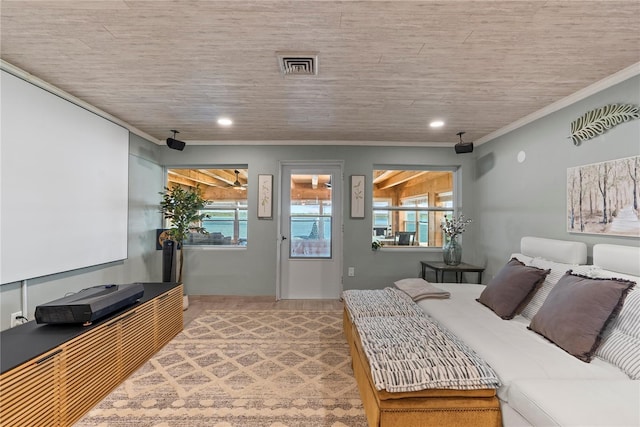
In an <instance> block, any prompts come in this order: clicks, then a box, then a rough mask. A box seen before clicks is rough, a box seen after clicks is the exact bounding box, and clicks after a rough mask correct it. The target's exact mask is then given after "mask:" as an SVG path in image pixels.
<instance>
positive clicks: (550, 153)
mask: <svg viewBox="0 0 640 427" xmlns="http://www.w3.org/2000/svg"><path fill="white" fill-rule="evenodd" d="M612 103H617V104H636V105H638V104H640V77H634V78H631V79H629V80H626V81H624V82H622V83H619V84H617V85H615V86H613V87H611V88H609V89H606V90H604V91H602V92H600V93H597V94H595V95H593V96H591V97H588V98H586V99H584V100H582V101H579V102H577V103H575V104H573V105H570V106H568V107H566V108H564V109H562V110H560V111H558V112H556V113H553V114H551V115H549V116H546V117H544V118H541V119H539V120H536V121H535V122H532V123H530V124H528V125H526V126H524V127H521V128H519V129H517V130H515V131H512V132H510V133H508V134H506V135H504V136H502V137H499V138H497V139H495V140H493V141H490V142H487V143H485V144H483V145H481V146H479V147H477V149H476V151H475V152H474V155H475V156H476V159H477V160H476V168H475V170H476V178H475V183H474V191H473V195H474V200H473V206H474V209H473V210H474V215H475V217H477V219H478V221H477V222H476V223H475V224H474V227H476V231H477V233H478V234H477V235H476V237H477V241H476V242H477V243H476V252H477V253H476V254H477V257H478V259H479V261H480V262H481V263H485V264H486V266H487V274H485V281H486V280H488V279H490V278H491V277H492V275H494V274H495V273H496V272H497V271H498V270H499V269H500V268H501V267H502V266H503V265H504V263H506V261H507V260H508V257H509V255H510V254H511V253H513V252H518V251H519V247H520V238H521V237H523V236H539V237H547V238H552V239H562V240H571V241H580V242H585V243H587V246H588V249H589V256H591V251H592V246H593V244H595V243H610V244H618V245H630V246H638V244H639V242H638V239H637V238H629V237H612V236H603V235H587V234H576V233H568V232H567V231H566V229H567V228H566V209H567V203H566V191H567V190H566V187H567V185H566V180H567V178H566V176H567V168H570V167H575V166H581V165H587V164H591V163H597V162H602V161H607V160H614V159H619V158H624V157H631V156H636V155H638V154H640V120H634V121H631V122H626V123H623V124H620V125H618V126H616V127H614V128H613V129H611V130H609V131H608V132H606V133H604V134H603V135H600V136H598V137H596V138H594V139H591V140H588V141H584V142H582V144H581V145H580V146H575V145H574V144H573V143H572V142H571V140H570V139H568V138H567V137H568V136H569V133H570V130H569V129H570V124H571V122H572V121H573V120H575V119H576V118H578V117H580V116H582V115H583V114H584V113H586V112H587V111H590V110H592V109H595V108H599V107H602V106H604V105H607V104H612ZM520 151H524V152H525V153H526V160H525V161H524V162H523V163H518V161H517V160H516V156H517V154H518V152H520Z"/></svg>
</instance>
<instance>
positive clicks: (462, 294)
mask: <svg viewBox="0 0 640 427" xmlns="http://www.w3.org/2000/svg"><path fill="white" fill-rule="evenodd" d="M438 286H439V287H441V288H442V289H444V290H447V291H449V292H450V293H451V298H449V299H444V300H422V301H420V302H418V305H419V306H420V307H421V308H422V309H423V310H424V311H425V312H426V313H427V314H428V315H429V316H431V317H433V318H434V319H435V320H436V321H438V322H439V323H440V324H441V325H443V326H444V327H445V328H447V329H449V330H450V331H451V332H453V333H454V334H455V335H456V336H457V337H458V338H460V339H461V340H462V341H463V342H465V343H466V344H467V345H469V347H471V348H472V349H473V350H474V351H476V353H478V355H479V356H480V357H482V358H483V359H484V360H485V361H486V362H488V363H489V365H491V367H492V368H493V369H494V370H495V371H496V373H497V374H498V377H499V378H500V381H501V382H502V384H503V385H502V387H500V388H499V389H498V396H499V397H500V398H501V399H502V400H507V398H508V394H507V392H508V389H509V386H510V384H511V382H512V381H515V380H518V379H526V378H541V379H550V378H557V379H570V378H585V379H626V380H627V381H629V377H628V376H627V375H625V373H624V372H622V371H621V370H620V369H618V368H617V367H616V366H614V365H612V364H610V363H607V362H605V361H603V360H601V359H598V358H595V359H594V360H593V361H592V362H591V363H584V362H582V361H580V360H578V359H576V358H575V357H573V356H571V355H570V354H569V353H567V352H565V351H564V350H562V349H561V348H559V347H556V346H554V345H553V344H551V343H549V341H547V340H546V339H544V338H543V337H541V336H540V335H538V334H536V333H535V332H533V331H530V330H528V329H527V326H528V325H529V321H528V320H527V319H525V318H523V317H522V316H516V317H515V318H514V319H513V320H502V319H500V318H499V317H498V316H496V315H495V313H493V312H492V311H491V310H490V309H488V308H487V307H485V306H483V305H482V304H480V303H478V302H477V301H475V299H476V298H478V297H479V296H480V293H481V292H482V290H483V289H484V286H481V285H474V284H468V283H456V284H451V283H448V284H447V283H439V284H438Z"/></svg>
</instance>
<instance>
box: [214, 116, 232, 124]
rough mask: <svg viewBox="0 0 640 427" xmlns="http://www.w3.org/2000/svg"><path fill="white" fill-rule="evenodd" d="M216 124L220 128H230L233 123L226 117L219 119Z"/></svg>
mask: <svg viewBox="0 0 640 427" xmlns="http://www.w3.org/2000/svg"><path fill="white" fill-rule="evenodd" d="M218 124H219V125H220V126H231V125H232V124H233V121H232V120H231V119H228V118H226V117H221V118H219V119H218Z"/></svg>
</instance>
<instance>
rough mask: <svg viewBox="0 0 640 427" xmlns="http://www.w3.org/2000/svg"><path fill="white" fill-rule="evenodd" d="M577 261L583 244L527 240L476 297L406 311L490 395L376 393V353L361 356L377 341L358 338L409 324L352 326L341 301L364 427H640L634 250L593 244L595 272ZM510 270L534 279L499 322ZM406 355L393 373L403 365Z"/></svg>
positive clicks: (583, 256) (476, 289) (639, 301)
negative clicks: (474, 366)
mask: <svg viewBox="0 0 640 427" xmlns="http://www.w3.org/2000/svg"><path fill="white" fill-rule="evenodd" d="M514 259H515V261H514ZM586 261H587V248H586V245H584V244H583V243H578V242H567V241H558V240H551V239H541V238H535V237H525V238H523V239H522V241H521V248H520V251H519V252H518V253H514V254H513V255H512V257H511V260H509V262H507V263H506V264H505V267H504V268H503V270H501V271H500V272H499V273H498V274H496V276H495V277H494V278H493V279H492V280H491V281H490V282H489V283H488V285H487V286H486V287H485V286H482V285H474V284H437V287H438V288H441V289H442V290H445V291H448V292H449V293H450V298H448V299H442V298H424V299H421V300H419V301H417V302H414V304H415V306H416V307H418V308H419V309H420V312H421V313H422V314H423V315H424V316H425V317H426V319H428V320H429V321H430V322H433V323H435V324H437V325H439V327H441V328H442V329H443V330H445V331H448V332H450V333H451V334H453V335H454V336H455V337H456V338H458V339H459V340H460V341H462V342H463V343H464V344H465V345H466V346H468V348H469V349H470V350H471V352H472V353H473V354H474V355H475V356H478V358H479V359H481V360H482V361H484V362H486V364H487V365H488V366H489V367H490V368H491V369H492V370H493V371H494V372H495V374H496V376H497V378H498V380H499V384H497V385H496V386H495V387H492V386H489V387H486V388H479V389H475V390H459V389H456V388H455V387H454V388H441V389H437V388H436V389H434V388H431V389H424V390H416V391H413V392H405V393H397V394H394V393H393V392H389V391H388V390H384V389H380V387H379V386H380V384H379V383H376V380H375V378H374V377H375V376H376V375H380V374H379V373H377V371H378V370H379V369H380V366H378V365H379V364H380V363H379V362H377V361H375V363H374V364H373V365H372V364H371V360H370V359H372V358H373V359H375V358H377V357H378V356H377V355H376V354H375V352H380V351H385V350H384V346H382V345H378V346H377V347H376V349H375V351H374V352H372V351H371V350H370V349H369V350H367V349H366V348H365V347H366V346H367V345H370V344H367V343H366V341H367V340H370V339H371V338H370V337H371V336H373V335H375V334H373V335H372V334H371V333H370V332H367V331H361V330H359V329H370V327H364V326H362V325H365V324H370V325H371V324H376V321H374V319H375V317H377V316H391V317H393V316H396V317H397V316H400V317H402V316H407V315H409V316H412V315H413V314H412V313H410V312H411V309H402V310H400V311H402V312H399V310H395V311H396V312H395V313H394V312H393V311H394V310H390V311H387V312H386V313H384V314H381V313H377V312H376V310H370V315H371V317H370V318H369V319H361V320H359V321H358V320H357V319H354V317H358V316H367V315H368V314H364V315H362V314H354V313H356V311H353V310H351V311H350V310H349V308H348V307H347V303H348V301H349V297H353V295H351V296H349V295H345V296H346V298H345V335H346V337H347V340H348V341H349V344H350V348H351V354H352V359H353V366H354V372H355V376H356V380H357V382H358V387H359V389H360V393H361V396H362V399H363V402H364V406H365V411H366V413H367V419H368V422H369V426H370V427H374V426H402V427H410V426H428V425H439V426H445V425H474V426H475V425H492V426H499V425H504V426H602V427H604V426H607V427H610V426H621V427H631V426H640V286H635V283H639V282H640V248H638V247H631V246H617V245H604V244H602V245H595V246H594V248H593V264H592V265H586V264H587V263H586ZM510 268H513V269H515V270H517V271H518V274H520V273H521V272H522V271H524V270H526V271H527V273H534V274H537V275H538V280H537V283H535V285H533V286H532V287H531V288H530V289H529V290H528V291H527V290H526V289H525V290H524V291H523V290H522V289H520V290H519V292H520V293H521V294H522V295H524V298H523V299H522V301H520V303H519V304H516V305H515V309H513V310H511V312H505V307H506V306H508V305H509V304H508V302H507V303H505V301H504V298H503V296H504V295H505V294H509V292H512V291H514V289H515V290H516V291H518V287H519V286H520V284H521V283H523V282H525V281H526V280H525V279H522V280H520V278H518V277H516V276H513V275H511V276H510V273H509V271H508V270H509V269H510ZM569 270H571V273H567V272H568V271H569ZM505 272H506V273H505ZM505 277H506V278H507V279H508V280H503V283H499V282H500V280H501V278H502V279H504V278H505ZM611 278H615V279H611ZM416 280H421V279H416ZM534 281H536V279H534ZM505 283H506V284H507V285H505ZM558 283H560V285H558ZM556 285H558V286H556ZM505 286H506V287H505ZM505 289H506V291H505ZM348 292H362V291H345V293H348ZM515 293H518V292H515ZM509 298H511V297H509ZM507 299H508V298H507ZM351 300H353V298H351ZM412 302H413V301H412ZM620 302H622V304H619V303H620ZM386 305H388V306H390V305H392V304H386ZM512 305H513V304H512ZM408 306H409V304H408ZM603 307H604V308H603ZM358 310H359V311H358V313H362V312H363V310H362V308H359V309H358ZM364 311H367V310H364ZM507 311H509V310H507ZM407 313H410V314H407ZM594 328H595V329H594ZM363 334H364V335H366V336H365V339H364V340H363V339H362V337H361V335H363ZM583 336H584V337H586V338H585V339H584V340H583V339H582V337H583ZM418 341H419V340H418ZM374 347H375V346H374ZM411 353H412V351H411V350H409V351H406V359H407V360H405V361H402V363H400V362H398V365H397V366H408V365H407V363H413V361H412V360H411V359H415V357H414V356H412V354H411ZM394 369H395V368H394ZM400 369H404V368H400ZM394 374H397V373H394Z"/></svg>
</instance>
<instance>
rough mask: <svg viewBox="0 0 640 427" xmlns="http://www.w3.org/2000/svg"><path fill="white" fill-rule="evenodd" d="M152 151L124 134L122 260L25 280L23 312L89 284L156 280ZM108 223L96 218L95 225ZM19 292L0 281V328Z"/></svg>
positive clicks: (156, 174) (159, 182)
mask: <svg viewBox="0 0 640 427" xmlns="http://www.w3.org/2000/svg"><path fill="white" fill-rule="evenodd" d="M158 152H159V147H158V146H157V145H155V144H153V143H151V142H148V141H146V140H143V139H142V138H140V137H138V136H136V135H133V134H130V138H129V220H128V228H129V231H128V236H129V237H128V245H127V252H128V258H127V259H126V260H125V261H122V262H114V263H109V264H105V265H100V266H95V267H90V268H83V269H79V270H74V271H70V272H66V273H61V274H54V275H51V276H45V277H41V278H37V279H31V280H28V281H27V303H28V312H27V313H26V316H27V317H28V318H29V319H30V320H32V319H33V318H34V316H33V313H34V311H35V307H36V306H37V305H38V304H41V303H44V302H47V301H51V300H54V299H57V298H61V297H63V296H65V295H66V294H68V293H70V292H77V291H79V290H81V289H83V288H86V287H89V286H95V285H101V284H106V283H131V282H134V281H139V282H149V281H158V280H160V274H161V272H160V269H161V266H160V262H159V259H158V258H157V257H156V254H155V251H154V250H153V249H155V237H156V236H155V229H156V228H159V227H160V225H161V215H160V214H159V213H158V207H157V206H158V200H159V199H158V198H159V195H158V193H159V192H160V191H161V190H162V186H163V179H164V173H163V168H162V167H161V166H159V164H158V158H157V156H158ZM108 226H109V224H96V227H108ZM150 248H151V249H150ZM52 250H55V248H52ZM34 262H37V260H34ZM21 292H22V291H21V284H20V283H11V284H7V285H3V286H1V287H0V313H1V316H0V330H4V329H7V328H9V326H10V314H11V313H14V312H16V311H20V310H22V293H21Z"/></svg>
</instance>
